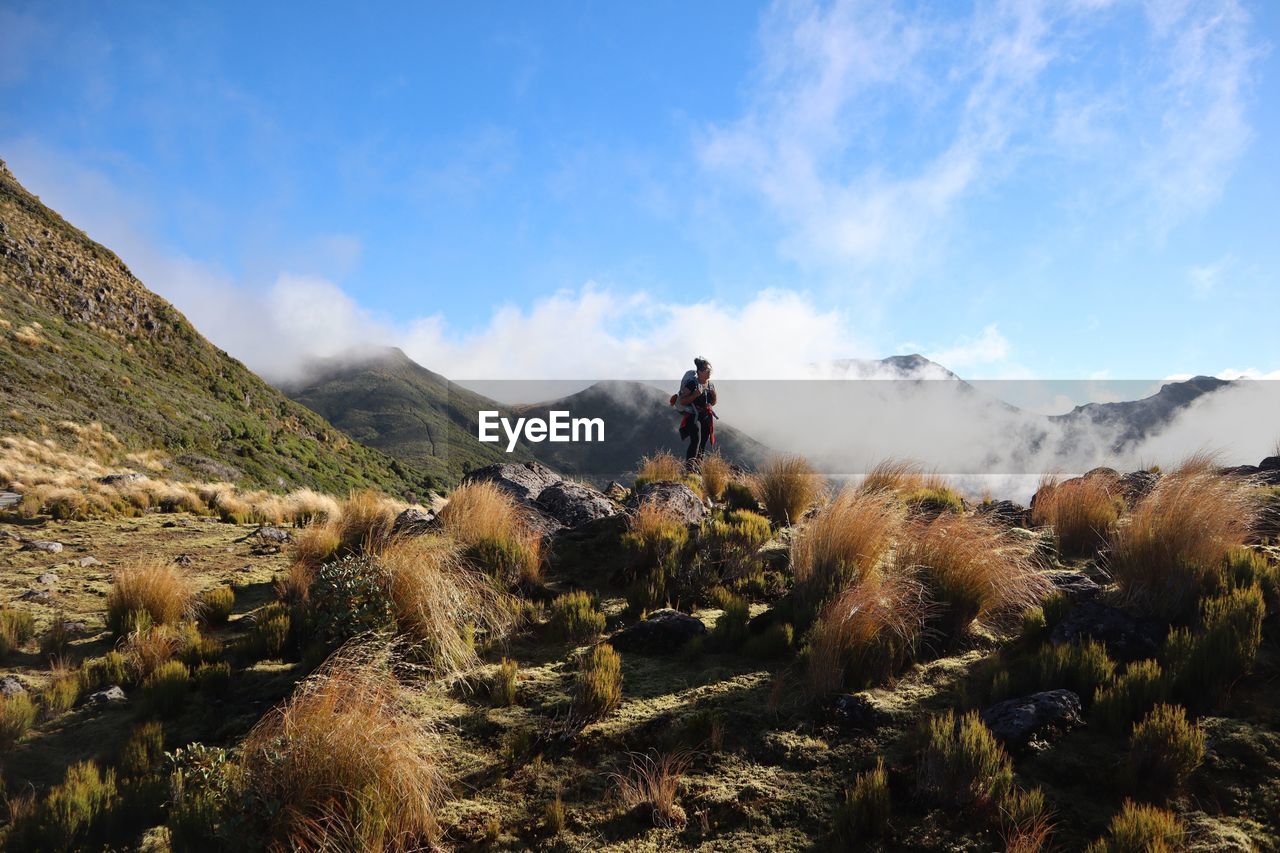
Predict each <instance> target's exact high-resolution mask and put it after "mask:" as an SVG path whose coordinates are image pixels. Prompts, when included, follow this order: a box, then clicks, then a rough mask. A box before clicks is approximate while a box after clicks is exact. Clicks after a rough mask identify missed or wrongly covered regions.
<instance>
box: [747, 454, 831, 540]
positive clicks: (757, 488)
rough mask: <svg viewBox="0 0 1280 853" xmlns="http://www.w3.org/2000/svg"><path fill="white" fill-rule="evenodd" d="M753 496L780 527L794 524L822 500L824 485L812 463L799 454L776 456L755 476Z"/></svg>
mask: <svg viewBox="0 0 1280 853" xmlns="http://www.w3.org/2000/svg"><path fill="white" fill-rule="evenodd" d="M753 485H754V494H755V498H756V500H757V501H759V502H760V505H761V506H762V507H764V510H765V512H766V513H767V514H768V515H769V517H770V518H772V519H773V520H774V521H776V522H777V523H779V524H795V523H797V522H799V521H800V519H801V517H803V516H804V513H805V511H806V510H808V509H809V507H811V506H813V504H814V503H815V502H816V501H817V500H818V499H819V498H820V497H821V496H822V490H823V481H822V477H821V476H819V474H818V472H817V471H815V470H814V469H813V466H812V465H810V464H809V461H808V460H807V459H805V458H804V457H803V456H801V455H799V454H796V453H788V454H782V455H779V456H774V457H772V458H771V459H769V460H768V461H767V462H765V464H764V465H763V466H762V467H761V468H760V470H759V471H757V472H756V476H755V481H754V484H753Z"/></svg>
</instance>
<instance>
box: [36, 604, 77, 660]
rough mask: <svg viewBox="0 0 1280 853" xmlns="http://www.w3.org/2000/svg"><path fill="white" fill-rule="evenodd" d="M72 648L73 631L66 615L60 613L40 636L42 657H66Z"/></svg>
mask: <svg viewBox="0 0 1280 853" xmlns="http://www.w3.org/2000/svg"><path fill="white" fill-rule="evenodd" d="M70 648H71V629H70V628H69V627H68V625H67V618H66V614H65V613H62V612H59V613H56V614H55V615H54V617H53V621H52V622H50V623H49V627H48V628H47V629H45V632H44V633H43V634H41V635H40V655H41V656H42V657H46V658H49V657H59V658H60V657H65V656H66V654H67V652H68V651H69V650H70Z"/></svg>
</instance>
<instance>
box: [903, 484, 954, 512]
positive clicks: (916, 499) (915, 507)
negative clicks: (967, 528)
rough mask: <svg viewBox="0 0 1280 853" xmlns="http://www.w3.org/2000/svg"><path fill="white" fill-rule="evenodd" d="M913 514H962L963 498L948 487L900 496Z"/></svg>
mask: <svg viewBox="0 0 1280 853" xmlns="http://www.w3.org/2000/svg"><path fill="white" fill-rule="evenodd" d="M902 500H903V503H905V504H906V505H907V506H908V507H909V508H910V509H911V511H912V512H913V513H916V514H919V515H937V514H938V513H941V512H957V513H958V512H964V498H962V497H961V496H960V493H959V492H957V491H956V490H955V489H953V488H951V487H950V486H930V487H928V488H923V489H916V490H915V491H913V492H907V493H906V494H905V495H903V496H902Z"/></svg>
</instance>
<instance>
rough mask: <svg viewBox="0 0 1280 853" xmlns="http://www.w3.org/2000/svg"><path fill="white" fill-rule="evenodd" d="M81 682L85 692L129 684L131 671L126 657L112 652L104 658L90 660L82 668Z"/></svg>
mask: <svg viewBox="0 0 1280 853" xmlns="http://www.w3.org/2000/svg"><path fill="white" fill-rule="evenodd" d="M80 681H81V685H82V686H83V687H84V689H85V690H98V689H100V688H102V687H107V686H109V685H112V684H117V685H124V684H127V683H128V681H129V669H128V664H127V663H126V662H125V659H124V655H122V654H120V653H119V652H117V651H110V652H107V653H106V654H105V655H103V656H102V657H98V658H90V659H89V660H87V661H85V662H84V663H83V664H81V666H80Z"/></svg>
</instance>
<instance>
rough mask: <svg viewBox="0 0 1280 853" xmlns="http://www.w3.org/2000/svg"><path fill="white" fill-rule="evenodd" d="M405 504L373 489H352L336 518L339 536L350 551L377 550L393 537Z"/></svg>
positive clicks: (364, 551) (345, 547)
mask: <svg viewBox="0 0 1280 853" xmlns="http://www.w3.org/2000/svg"><path fill="white" fill-rule="evenodd" d="M402 509H403V507H402V506H401V505H400V504H398V503H396V502H395V501H393V500H391V499H390V498H388V497H387V496H386V495H384V494H382V493H381V492H375V491H373V490H372V489H364V490H361V491H352V492H351V493H350V494H348V495H347V499H346V500H345V501H343V502H342V511H341V512H340V513H339V517H338V519H337V520H336V526H337V530H338V539H339V541H341V543H342V546H341V547H342V548H343V549H345V551H346V552H348V553H352V554H355V553H375V552H377V551H380V550H382V546H383V545H385V544H386V543H387V541H388V540H389V539H390V538H391V530H392V528H393V527H394V526H395V522H396V516H397V515H399V514H400V511H401V510H402Z"/></svg>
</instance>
